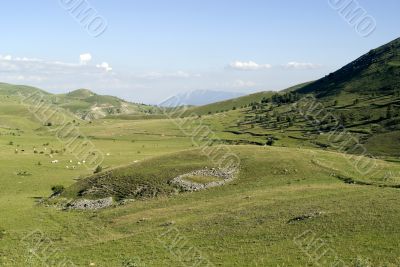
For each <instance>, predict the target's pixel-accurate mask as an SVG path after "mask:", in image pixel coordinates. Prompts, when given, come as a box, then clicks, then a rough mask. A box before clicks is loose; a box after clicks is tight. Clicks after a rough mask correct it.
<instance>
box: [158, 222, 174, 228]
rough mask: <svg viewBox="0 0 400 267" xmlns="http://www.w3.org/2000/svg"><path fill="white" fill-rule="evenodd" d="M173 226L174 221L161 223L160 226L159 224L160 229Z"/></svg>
mask: <svg viewBox="0 0 400 267" xmlns="http://www.w3.org/2000/svg"><path fill="white" fill-rule="evenodd" d="M174 224H175V222H174V221H170V222H165V223H162V224H160V226H161V227H167V226H171V225H174Z"/></svg>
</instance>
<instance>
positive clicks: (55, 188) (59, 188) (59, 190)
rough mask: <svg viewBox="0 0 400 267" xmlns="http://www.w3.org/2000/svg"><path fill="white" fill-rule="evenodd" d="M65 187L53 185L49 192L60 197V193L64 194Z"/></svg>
mask: <svg viewBox="0 0 400 267" xmlns="http://www.w3.org/2000/svg"><path fill="white" fill-rule="evenodd" d="M64 190H65V187H64V186H63V185H54V186H52V187H51V191H53V196H57V195H60V194H61V193H62V192H64Z"/></svg>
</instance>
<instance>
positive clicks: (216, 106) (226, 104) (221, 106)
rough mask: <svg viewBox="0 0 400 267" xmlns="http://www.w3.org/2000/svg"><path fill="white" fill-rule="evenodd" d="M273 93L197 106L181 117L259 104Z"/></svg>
mask: <svg viewBox="0 0 400 267" xmlns="http://www.w3.org/2000/svg"><path fill="white" fill-rule="evenodd" d="M307 84H309V83H302V84H299V85H295V86H293V87H290V88H288V89H286V90H284V91H293V90H297V89H298V88H301V87H303V86H305V85H307ZM274 93H276V92H269V91H267V92H258V93H254V94H250V95H246V96H242V97H238V98H234V99H229V100H225V101H221V102H217V103H212V104H208V105H204V106H199V107H191V108H188V109H187V111H186V112H184V113H183V114H182V116H190V115H192V114H198V115H206V114H213V113H218V112H224V111H229V110H232V109H233V108H241V107H244V106H247V105H249V104H251V103H254V102H260V101H261V100H262V99H264V98H269V97H271V96H272V95H273V94H274Z"/></svg>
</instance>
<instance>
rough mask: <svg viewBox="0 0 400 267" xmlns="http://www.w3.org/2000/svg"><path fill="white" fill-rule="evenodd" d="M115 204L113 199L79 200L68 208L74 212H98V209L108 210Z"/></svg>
mask: <svg viewBox="0 0 400 267" xmlns="http://www.w3.org/2000/svg"><path fill="white" fill-rule="evenodd" d="M113 204H114V201H113V199H112V197H108V198H103V199H96V200H89V199H79V200H76V201H74V202H71V203H69V204H68V205H67V207H66V208H67V209H73V210H98V209H104V208H108V207H110V206H112V205H113Z"/></svg>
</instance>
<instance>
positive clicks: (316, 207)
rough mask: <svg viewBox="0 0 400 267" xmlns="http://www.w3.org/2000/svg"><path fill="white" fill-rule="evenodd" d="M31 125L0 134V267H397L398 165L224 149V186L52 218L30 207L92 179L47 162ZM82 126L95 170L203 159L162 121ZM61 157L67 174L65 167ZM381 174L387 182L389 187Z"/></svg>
mask: <svg viewBox="0 0 400 267" xmlns="http://www.w3.org/2000/svg"><path fill="white" fill-rule="evenodd" d="M29 123H30V122H29V120H28V119H27V120H25V121H23V120H21V121H20V122H18V124H19V126H18V127H17V126H16V127H15V128H20V129H23V130H22V131H21V130H20V131H17V130H16V129H15V128H1V136H0V169H1V176H0V179H1V186H0V212H1V217H0V265H1V266H63V265H62V264H63V263H65V265H64V266H333V264H338V265H335V266H399V264H400V258H399V253H400V248H399V246H398V240H399V239H400V231H399V229H400V212H399V210H400V202H399V199H400V198H399V193H400V191H399V190H400V189H398V188H395V187H396V186H398V185H399V184H400V175H397V174H399V173H400V172H399V171H400V165H399V164H397V163H389V162H385V161H379V162H378V165H379V168H380V169H379V172H377V173H376V174H375V176H374V177H368V178H366V177H363V176H362V175H360V174H357V172H356V171H355V170H354V166H352V163H351V161H349V160H348V158H347V157H346V156H344V155H342V154H339V153H335V152H328V151H322V150H317V149H307V148H295V147H292V148H283V147H262V146H250V145H243V146H230V149H231V150H232V151H233V152H234V153H235V154H236V155H237V156H238V157H239V158H240V172H239V175H238V177H237V179H236V180H234V181H233V182H231V183H229V184H226V185H224V186H222V187H217V188H211V189H208V190H204V191H200V192H196V193H183V194H178V195H174V196H170V197H158V198H154V199H149V200H138V201H135V202H132V203H129V204H127V205H124V206H120V207H116V208H110V209H105V210H101V211H92V212H77V211H60V210H57V209H56V208H53V207H45V206H43V205H40V204H38V203H37V200H38V199H40V198H42V197H48V196H49V195H50V194H51V190H50V189H51V187H52V186H54V185H59V184H60V185H64V186H70V185H72V184H74V183H75V182H76V180H77V179H78V178H80V177H81V178H82V177H85V176H87V175H90V174H91V173H92V170H87V169H85V168H84V167H82V166H81V167H80V166H79V165H77V164H76V160H75V159H74V158H73V157H72V155H71V154H69V153H68V152H67V151H66V152H60V153H58V154H55V155H54V156H53V158H50V157H49V156H48V154H49V153H48V151H49V150H50V149H53V150H59V151H63V146H62V144H60V143H59V142H58V140H57V139H56V138H55V137H54V136H52V134H51V133H50V132H47V131H46V130H43V129H39V130H38V129H34V128H29V127H28V126H30V124H29ZM24 126H26V127H24ZM80 129H81V130H82V132H83V133H84V134H85V135H86V136H88V137H89V138H90V140H91V141H92V142H93V143H94V145H95V146H96V148H98V149H99V150H101V151H103V152H104V154H105V155H106V157H105V161H104V163H103V164H102V165H103V167H104V168H105V170H108V169H111V168H115V167H116V166H121V165H127V164H132V163H133V162H135V161H136V162H138V163H139V164H140V163H141V162H142V161H147V160H149V161H150V162H154V168H159V167H160V168H166V167H168V166H167V165H160V162H162V160H164V159H168V160H173V159H174V157H175V158H176V161H177V162H176V164H180V162H185V164H190V162H191V161H192V160H194V159H193V155H196V154H200V153H202V152H201V151H200V150H196V149H197V148H196V146H195V145H194V144H193V141H192V140H191V137H190V136H185V135H184V134H182V132H181V131H180V130H179V129H178V127H176V126H175V125H174V124H173V123H172V122H171V121H169V120H148V121H119V120H98V121H96V122H93V123H92V124H84V123H82V125H80ZM34 148H36V149H37V150H38V151H39V153H34ZM45 148H46V150H45ZM16 149H17V150H18V153H16ZM22 150H24V151H23V152H22ZM41 151H43V154H40V152H41ZM46 151H47V152H46ZM53 160H57V161H58V163H56V164H54V163H51V161H53ZM70 160H73V162H75V163H72V164H75V165H76V166H75V167H76V168H75V169H71V168H68V169H67V168H66V167H67V166H68V167H70V166H71V162H70ZM178 160H179V161H180V162H178ZM39 162H40V164H39ZM388 171H390V172H393V173H395V174H396V175H392V176H391V177H390V179H387V178H385V173H387V172H388ZM343 178H350V181H353V182H354V181H356V182H355V184H354V183H353V182H351V183H348V181H349V180H347V183H346V182H344V181H346V179H343ZM357 181H361V182H364V183H358V182H357ZM72 264H73V265H72ZM196 264H198V265H196Z"/></svg>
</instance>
